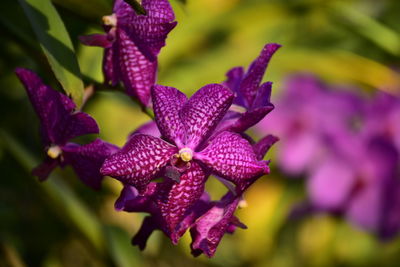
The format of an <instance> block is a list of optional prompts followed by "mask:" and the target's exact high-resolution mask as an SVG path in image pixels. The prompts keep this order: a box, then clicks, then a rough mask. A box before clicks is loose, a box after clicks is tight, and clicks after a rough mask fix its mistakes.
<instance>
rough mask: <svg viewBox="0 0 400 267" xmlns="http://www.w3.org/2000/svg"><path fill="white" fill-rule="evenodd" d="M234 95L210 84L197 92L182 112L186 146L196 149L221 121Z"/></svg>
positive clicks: (227, 90) (221, 87)
mask: <svg viewBox="0 0 400 267" xmlns="http://www.w3.org/2000/svg"><path fill="white" fill-rule="evenodd" d="M233 98H234V95H233V93H232V91H231V90H229V89H228V88H226V87H224V86H222V85H220V84H209V85H206V86H204V87H202V88H200V90H199V91H197V92H196V93H195V94H194V95H193V96H192V97H191V98H190V99H189V101H187V102H186V104H185V105H184V106H183V108H182V110H181V118H182V120H183V122H184V124H185V129H186V133H187V139H186V145H187V146H188V147H190V148H192V149H195V148H196V147H197V146H198V145H199V144H201V142H202V141H204V140H205V139H206V138H207V137H208V136H209V135H210V134H211V133H212V131H213V130H214V129H215V127H216V126H217V124H218V123H219V122H220V121H221V119H222V118H223V116H224V115H225V113H226V112H227V110H228V109H229V107H230V105H231V104H232V101H233Z"/></svg>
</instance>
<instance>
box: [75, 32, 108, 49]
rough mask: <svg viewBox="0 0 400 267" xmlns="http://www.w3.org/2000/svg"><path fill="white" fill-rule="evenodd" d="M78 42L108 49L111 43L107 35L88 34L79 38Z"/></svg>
mask: <svg viewBox="0 0 400 267" xmlns="http://www.w3.org/2000/svg"><path fill="white" fill-rule="evenodd" d="M79 41H80V42H81V43H82V44H84V45H88V46H99V47H104V48H106V47H110V46H111V45H112V42H111V41H110V40H109V38H108V36H107V34H90V35H83V36H79Z"/></svg>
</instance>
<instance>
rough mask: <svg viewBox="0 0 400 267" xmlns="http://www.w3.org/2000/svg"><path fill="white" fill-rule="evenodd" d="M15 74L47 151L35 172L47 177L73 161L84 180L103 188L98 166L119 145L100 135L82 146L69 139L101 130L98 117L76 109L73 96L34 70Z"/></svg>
mask: <svg viewBox="0 0 400 267" xmlns="http://www.w3.org/2000/svg"><path fill="white" fill-rule="evenodd" d="M16 74H17V76H18V78H19V79H20V80H21V82H22V83H23V84H24V86H25V89H26V92H27V94H28V96H29V99H30V101H31V103H32V105H33V108H34V109H35V111H36V114H37V115H38V117H39V120H40V123H41V125H40V133H41V137H42V142H43V145H44V147H45V151H46V153H47V157H46V159H45V161H44V162H43V163H42V164H41V165H39V166H38V167H37V168H35V169H34V171H33V173H34V175H36V176H38V177H39V178H40V179H41V180H45V179H46V178H47V177H48V175H49V174H50V172H51V171H52V170H53V169H54V168H55V167H56V166H58V165H59V166H62V167H63V166H65V165H67V164H70V165H71V166H72V167H73V168H74V169H75V171H76V172H77V174H78V176H79V177H80V179H81V180H82V181H83V182H84V183H85V184H87V185H88V186H91V187H92V188H95V189H98V188H100V183H101V179H102V175H101V174H100V173H99V169H100V167H101V165H102V164H103V162H104V159H105V158H106V157H108V156H110V155H111V154H112V153H114V152H116V151H117V149H118V148H117V147H115V146H114V145H111V144H108V143H106V142H104V141H102V140H100V139H96V140H95V141H93V142H92V143H90V144H87V145H82V146H81V145H78V144H74V143H70V142H68V141H69V140H70V139H73V138H75V137H78V136H81V135H85V134H92V133H98V132H99V129H98V127H97V124H96V121H95V120H94V119H93V118H92V117H90V116H89V115H88V114H86V113H83V112H80V111H75V108H76V106H75V104H74V102H72V100H71V99H69V98H68V97H67V96H66V95H63V94H61V93H59V92H57V91H55V90H53V89H52V88H50V87H49V86H47V85H45V84H43V82H42V80H41V79H40V78H39V77H38V76H37V75H36V74H35V73H33V72H32V71H30V70H27V69H22V68H18V69H17V70H16Z"/></svg>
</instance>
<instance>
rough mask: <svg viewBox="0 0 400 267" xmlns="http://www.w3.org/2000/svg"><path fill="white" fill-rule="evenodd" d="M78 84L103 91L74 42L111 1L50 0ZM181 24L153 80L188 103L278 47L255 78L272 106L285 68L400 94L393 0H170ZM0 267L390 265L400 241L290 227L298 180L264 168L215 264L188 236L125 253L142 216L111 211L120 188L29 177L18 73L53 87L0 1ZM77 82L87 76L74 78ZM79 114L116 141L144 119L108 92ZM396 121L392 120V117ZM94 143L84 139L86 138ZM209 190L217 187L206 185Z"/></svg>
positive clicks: (37, 53)
mask: <svg viewBox="0 0 400 267" xmlns="http://www.w3.org/2000/svg"><path fill="white" fill-rule="evenodd" d="M53 3H54V5H55V6H56V8H57V10H58V12H59V13H60V15H61V17H62V19H63V21H64V23H65V25H66V28H67V29H68V32H69V34H70V37H71V39H72V41H73V43H74V47H75V49H76V51H77V57H78V60H79V63H80V68H81V71H82V73H83V74H84V76H85V77H88V78H90V79H93V80H96V81H98V82H102V74H101V59H102V49H100V48H94V47H84V46H83V45H81V44H79V42H78V36H79V35H83V34H88V33H95V32H101V27H100V24H101V17H102V16H103V15H107V14H110V13H111V7H112V1H111V0H86V1H79V0H53ZM171 4H172V5H173V7H174V11H175V13H176V17H177V21H178V26H177V27H176V29H175V30H173V31H172V32H171V33H170V34H169V37H168V39H167V46H166V47H165V48H163V49H162V51H161V54H160V57H159V75H158V83H160V84H163V85H168V86H173V87H176V88H179V89H180V90H182V91H184V92H185V93H187V94H189V95H191V94H192V93H193V92H194V91H195V90H197V89H198V88H200V87H201V86H203V85H205V84H207V83H215V82H221V81H223V80H224V79H225V73H226V71H227V70H228V69H230V68H231V67H234V66H246V67H247V66H248V65H249V64H250V63H251V61H252V60H253V59H254V58H255V57H256V56H257V55H258V53H259V52H260V50H261V49H262V47H263V45H264V44H266V43H269V42H276V43H280V44H282V45H283V47H282V48H281V49H280V50H279V51H278V52H277V53H276V54H275V56H274V57H273V59H272V61H271V62H270V65H269V67H268V70H267V73H266V76H265V80H269V81H273V82H274V86H273V97H272V102H274V98H275V97H278V96H279V93H280V91H281V87H282V84H283V80H284V79H285V77H286V76H287V75H290V74H292V73H295V72H299V71H301V72H309V73H314V74H315V75H316V76H318V77H320V78H321V79H323V80H324V81H326V82H327V83H335V84H350V85H351V86H355V87H357V88H359V89H358V90H364V91H366V92H370V91H373V90H383V91H386V92H389V93H392V94H398V93H399V92H400V74H399V67H400V19H399V14H400V1H397V0H380V1H376V0H347V1H346V0H343V1H340V0H186V1H178V0H171ZM0 33H1V34H0V54H1V57H0V96H1V97H0V112H1V116H0V127H1V128H0V136H1V137H0V168H1V179H0V266H124V267H125V266H188V265H189V264H190V265H191V266H337V265H340V266H376V265H378V264H379V265H381V266H398V263H399V262H400V239H399V238H397V239H396V238H395V239H393V240H390V241H386V242H381V241H379V240H378V239H377V238H376V237H375V236H374V235H371V234H368V233H365V232H363V231H362V230H360V229H359V228H357V227H356V226H353V225H351V224H349V223H348V222H346V221H345V220H342V219H341V218H338V217H334V216H331V215H324V214H316V215H310V216H307V217H306V218H303V219H301V220H290V219H288V215H289V214H290V213H291V210H292V208H293V206H294V205H296V204H297V203H301V202H302V201H303V200H304V199H305V198H306V196H305V189H304V179H290V178H288V177H285V175H283V174H282V173H281V171H280V170H279V168H277V167H276V165H275V164H274V152H275V151H274V150H273V151H272V152H271V153H269V155H267V157H268V158H271V159H272V163H271V166H272V172H271V174H270V175H268V176H266V177H263V178H262V179H260V180H259V181H258V182H257V183H256V184H255V185H254V186H252V187H251V188H250V189H249V191H248V192H247V194H246V200H247V203H248V207H246V208H244V209H241V210H239V211H238V212H237V214H238V217H239V218H240V219H241V221H243V222H244V223H245V224H246V225H247V226H248V229H247V230H241V229H239V230H237V231H236V233H235V234H234V235H232V236H230V235H228V236H225V237H224V238H223V240H222V242H221V244H220V246H219V248H218V250H217V253H216V256H215V257H214V258H213V259H207V258H206V257H204V256H202V257H199V258H196V259H195V258H193V257H192V256H191V255H190V250H189V243H190V237H189V235H188V234H187V235H185V236H184V237H183V238H182V240H181V241H180V243H179V245H178V246H173V245H172V244H171V243H170V241H169V240H168V239H167V238H166V237H164V236H163V235H162V234H161V233H160V232H156V233H155V234H153V235H152V236H151V238H150V240H149V242H148V247H147V249H146V250H145V251H144V252H140V251H139V250H138V249H137V248H136V247H132V246H130V238H131V236H133V234H134V233H135V232H136V231H137V230H138V228H139V227H140V225H141V221H142V218H143V215H141V214H128V213H123V212H116V211H114V208H113V205H114V201H115V200H116V198H117V197H118V194H119V191H120V190H121V185H120V184H119V183H118V182H116V181H115V180H113V179H110V178H106V179H105V180H104V183H103V189H102V190H101V191H100V192H94V191H92V190H91V189H90V188H87V187H85V186H84V185H83V184H81V183H80V182H79V181H78V180H77V179H76V177H75V175H74V173H73V172H72V170H71V169H70V168H68V167H67V168H65V169H64V170H60V169H58V170H57V171H56V172H55V173H54V175H53V176H52V177H51V178H50V180H48V181H46V182H44V183H39V182H38V181H37V180H36V178H34V177H32V176H31V175H30V170H31V168H32V167H33V166H35V164H36V163H37V162H39V161H40V160H41V159H42V157H43V153H42V151H41V144H40V140H39V135H38V120H37V118H36V116H35V114H34V113H33V109H32V107H31V105H30V103H29V101H28V98H27V96H26V94H25V91H24V89H23V87H22V85H21V84H20V83H19V82H18V81H17V78H16V76H15V75H14V69H15V67H17V66H22V67H27V68H31V69H33V70H35V71H36V72H37V73H38V74H39V75H40V76H41V77H42V78H43V79H44V80H45V81H46V83H48V84H51V85H53V87H54V88H60V87H59V86H58V85H57V83H56V80H55V78H54V75H53V73H52V71H51V69H50V67H49V65H48V63H47V60H46V58H45V56H44V55H43V53H42V50H41V48H40V46H39V43H38V41H37V40H36V37H35V35H34V33H33V31H32V29H31V25H30V23H29V21H28V20H27V19H26V16H25V14H24V12H23V10H22V9H21V7H20V5H19V3H18V1H15V0H2V1H1V3H0ZM84 81H85V82H86V84H88V83H87V80H85V79H84ZM84 110H85V112H87V113H89V114H90V115H92V116H93V117H94V118H95V119H96V120H97V121H98V123H99V126H100V129H101V133H100V138H102V139H104V140H106V141H108V142H111V143H114V144H117V145H119V146H122V145H123V144H124V142H125V140H126V137H127V135H128V134H129V133H130V132H131V131H132V130H134V129H135V128H136V127H138V126H139V125H140V124H142V123H143V122H146V121H147V120H148V119H149V118H148V117H147V116H146V115H144V114H143V113H141V111H140V108H139V107H138V106H137V105H136V104H135V103H134V102H133V101H132V100H131V99H129V98H128V97H127V96H125V95H124V94H122V93H119V92H105V91H101V92H96V94H95V95H94V97H93V98H92V99H90V101H89V102H88V103H87V105H86V106H85V109H84ZM399 123H400V122H399ZM86 138H88V139H94V138H95V136H89V137H86ZM207 187H208V189H209V190H211V191H212V194H214V195H215V196H218V195H220V194H222V192H223V190H224V188H223V187H222V186H221V185H220V184H218V183H217V182H215V179H214V180H213V179H210V182H209V184H208V185H207Z"/></svg>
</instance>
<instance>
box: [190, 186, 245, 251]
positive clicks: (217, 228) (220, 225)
mask: <svg viewBox="0 0 400 267" xmlns="http://www.w3.org/2000/svg"><path fill="white" fill-rule="evenodd" d="M239 200H240V198H239V197H235V196H234V195H233V194H232V193H231V192H229V193H227V194H226V195H225V196H224V197H223V199H221V201H219V202H217V203H216V204H215V205H214V207H212V208H211V209H209V210H208V211H207V212H206V213H205V214H204V215H203V216H202V217H200V218H199V219H198V220H197V221H196V223H195V225H194V227H192V228H191V229H190V234H191V236H192V240H193V241H192V244H191V248H192V254H193V255H194V256H199V255H200V254H201V253H204V254H205V255H206V256H208V257H212V256H214V254H215V251H216V249H217V246H218V244H219V242H220V241H221V239H222V237H223V236H224V234H225V233H227V232H230V231H231V230H232V229H231V227H230V226H231V225H232V224H233V223H236V222H237V218H236V217H235V216H234V215H233V213H234V212H235V211H236V208H237V206H238V203H239ZM238 225H240V226H242V224H239V223H238ZM242 227H243V226H242Z"/></svg>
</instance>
